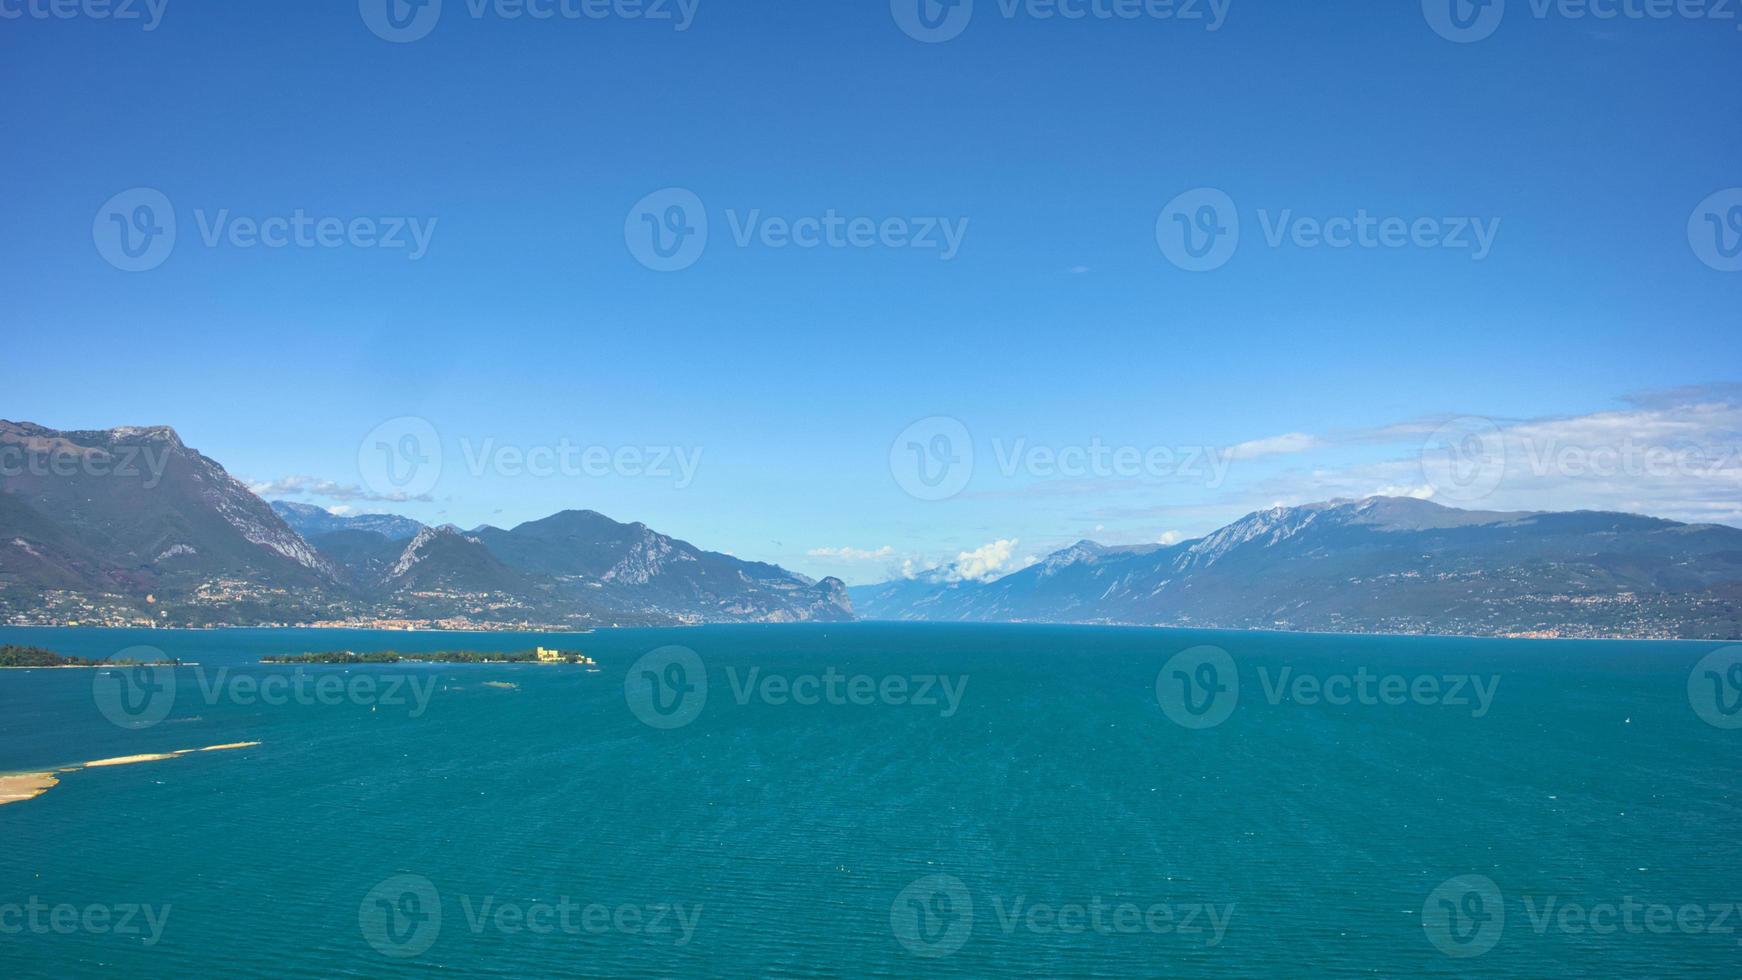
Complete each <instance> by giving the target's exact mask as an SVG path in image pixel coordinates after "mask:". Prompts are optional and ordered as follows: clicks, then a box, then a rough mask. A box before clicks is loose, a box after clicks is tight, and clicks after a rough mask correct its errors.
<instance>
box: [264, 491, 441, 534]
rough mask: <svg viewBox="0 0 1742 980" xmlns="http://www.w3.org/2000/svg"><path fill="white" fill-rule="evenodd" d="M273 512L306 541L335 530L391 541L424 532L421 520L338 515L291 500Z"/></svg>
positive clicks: (275, 505) (278, 502) (274, 506)
mask: <svg viewBox="0 0 1742 980" xmlns="http://www.w3.org/2000/svg"><path fill="white" fill-rule="evenodd" d="M272 509H273V511H274V512H276V513H277V514H278V516H279V517H282V518H284V523H286V524H289V525H290V527H291V529H292V530H294V531H295V532H296V533H298V534H300V535H302V536H303V537H304V538H307V539H312V538H314V537H315V536H317V535H321V534H331V533H333V532H335V531H367V532H369V533H371V534H380V535H383V536H384V537H386V538H388V539H389V540H399V539H401V538H414V537H416V536H417V532H419V531H421V530H423V527H424V526H423V523H422V522H421V521H414V520H412V519H411V518H409V517H400V516H399V515H398V514H345V515H342V514H335V513H333V512H331V511H329V510H327V509H325V508H323V507H316V506H315V505H313V504H300V503H296V502H294V501H290V500H274V501H273V502H272Z"/></svg>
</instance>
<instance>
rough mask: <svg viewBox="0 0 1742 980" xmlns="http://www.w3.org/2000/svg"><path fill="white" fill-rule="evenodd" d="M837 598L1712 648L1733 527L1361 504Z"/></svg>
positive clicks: (1028, 614)
mask: <svg viewBox="0 0 1742 980" xmlns="http://www.w3.org/2000/svg"><path fill="white" fill-rule="evenodd" d="M849 594H850V595H851V596H852V599H853V604H854V608H855V609H856V610H857V611H858V614H859V615H860V617H861V618H866V619H898V620H925V621H947V622H1012V621H1014V622H1049V623H1064V622H1069V623H1120V624H1137V625H1153V626H1181V627H1186V626H1190V627H1211V628H1227V629H1280V630H1306V631H1348V632H1389V633H1454V634H1461V635H1474V636H1496V635H1529V634H1541V635H1561V636H1652V637H1683V638H1689V639H1730V638H1735V637H1742V530H1739V529H1737V528H1733V527H1728V526H1724V525H1712V524H1682V523H1678V522H1675V521H1667V520H1659V519H1657V518H1651V517H1640V516H1637V515H1633V514H1617V513H1599V512H1590V511H1579V512H1573V513H1533V512H1496V511H1467V510H1457V509H1453V508H1450V507H1443V506H1441V505H1439V504H1435V503H1432V502H1429V501H1426V500H1418V499H1414V498H1406V497H1370V498H1367V499H1363V500H1336V501H1330V502H1328V503H1320V504H1310V505H1306V506H1301V507H1276V508H1272V509H1270V510H1263V511H1258V512H1256V513H1253V514H1248V515H1247V516H1245V517H1243V518H1241V519H1240V520H1238V521H1235V522H1234V523H1232V524H1230V525H1228V526H1226V527H1224V528H1222V529H1220V530H1218V531H1216V532H1214V533H1212V534H1209V535H1207V536H1205V537H1203V538H1198V539H1195V540H1190V541H1181V542H1179V543H1177V544H1172V545H1167V546H1162V545H1144V546H1136V547H1105V546H1102V545H1099V544H1096V543H1095V542H1092V541H1080V542H1078V543H1076V544H1075V545H1072V546H1071V547H1069V548H1066V549H1063V550H1061V551H1058V552H1055V553H1053V554H1051V555H1049V556H1047V557H1046V558H1045V559H1044V560H1042V561H1040V562H1038V563H1036V564H1033V565H1030V566H1029V567H1027V568H1024V569H1022V570H1020V571H1017V572H1013V573H1011V574H1008V575H1005V576H1003V577H1001V578H997V579H994V580H992V581H974V580H967V579H963V578H960V577H958V576H956V575H954V574H953V573H952V572H951V571H950V570H949V569H944V570H940V571H938V572H934V573H932V574H930V575H927V576H920V577H917V578H913V579H899V580H896V581H892V582H886V583H884V584H881V585H872V586H862V587H857V588H853V589H850V590H849Z"/></svg>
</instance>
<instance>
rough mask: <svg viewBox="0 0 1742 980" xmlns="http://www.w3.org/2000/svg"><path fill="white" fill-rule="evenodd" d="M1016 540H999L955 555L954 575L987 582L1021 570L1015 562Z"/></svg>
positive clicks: (1019, 565)
mask: <svg viewBox="0 0 1742 980" xmlns="http://www.w3.org/2000/svg"><path fill="white" fill-rule="evenodd" d="M1015 559H1016V539H1015V538H1000V539H998V540H997V541H994V542H992V543H991V544H983V545H981V546H980V547H978V548H975V549H974V550H973V551H964V552H961V553H960V554H958V555H956V561H955V564H954V566H953V570H954V572H955V574H956V575H957V576H958V577H960V578H964V579H968V580H969V581H974V582H989V581H991V580H992V579H995V578H998V577H999V576H1002V575H1006V574H1009V573H1010V572H1013V571H1016V570H1017V569H1018V568H1021V567H1022V565H1021V564H1020V563H1019V562H1017V561H1016V560H1015Z"/></svg>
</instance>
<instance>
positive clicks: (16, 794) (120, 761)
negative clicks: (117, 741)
mask: <svg viewBox="0 0 1742 980" xmlns="http://www.w3.org/2000/svg"><path fill="white" fill-rule="evenodd" d="M259 744H260V743H259V742H225V743H223V744H220V745H207V746H204V747H203V748H197V749H175V750H174V751H170V752H142V753H139V754H137V755H117V756H111V757H110V758H107V759H92V760H90V761H88V762H75V763H72V764H71V765H65V766H51V767H49V768H48V769H42V770H36V771H32V772H13V773H0V806H5V805H6V804H8V803H22V802H24V801H25V800H34V799H36V798H37V797H39V796H41V795H42V794H44V793H46V792H48V791H49V790H51V789H53V788H54V787H56V786H58V785H60V776H61V774H62V773H70V772H82V771H84V770H86V769H107V768H110V767H113V766H131V765H137V764H138V763H141V762H163V761H165V760H167V759H179V758H181V757H182V756H184V755H194V754H196V753H199V752H226V751H231V750H234V749H248V748H253V747H254V746H256V745H259Z"/></svg>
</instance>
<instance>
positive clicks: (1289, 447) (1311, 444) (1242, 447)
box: [1222, 432, 1324, 459]
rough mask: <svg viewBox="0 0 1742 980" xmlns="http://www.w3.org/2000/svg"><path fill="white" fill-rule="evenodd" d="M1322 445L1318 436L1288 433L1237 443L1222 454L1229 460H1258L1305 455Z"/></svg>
mask: <svg viewBox="0 0 1742 980" xmlns="http://www.w3.org/2000/svg"><path fill="white" fill-rule="evenodd" d="M1321 445H1324V443H1323V442H1321V441H1320V440H1319V438H1318V437H1317V436H1311V435H1307V434H1306V433H1305V432H1286V433H1283V434H1282V435H1279V436H1270V437H1268V438H1264V439H1253V440H1250V441H1248V442H1242V443H1237V444H1235V445H1232V446H1229V447H1228V448H1226V449H1224V450H1222V453H1223V455H1225V456H1226V457H1227V458H1229V459H1257V458H1259V457H1260V456H1281V455H1284V454H1287V453H1304V452H1306V451H1307V450H1309V449H1317V448H1318V447H1320V446H1321Z"/></svg>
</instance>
